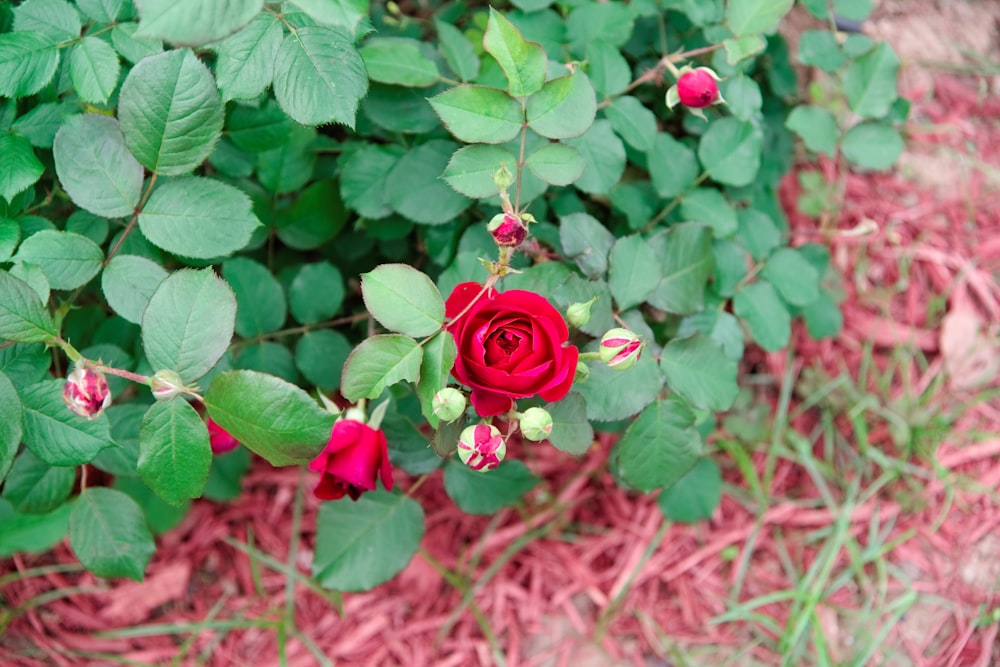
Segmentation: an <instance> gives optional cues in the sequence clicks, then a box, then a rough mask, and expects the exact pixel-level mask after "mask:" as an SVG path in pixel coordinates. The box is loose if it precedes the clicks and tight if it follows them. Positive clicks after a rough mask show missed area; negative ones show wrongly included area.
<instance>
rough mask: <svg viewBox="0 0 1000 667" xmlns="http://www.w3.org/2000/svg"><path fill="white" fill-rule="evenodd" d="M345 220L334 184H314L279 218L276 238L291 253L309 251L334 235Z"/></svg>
mask: <svg viewBox="0 0 1000 667" xmlns="http://www.w3.org/2000/svg"><path fill="white" fill-rule="evenodd" d="M346 221H347V211H345V210H344V203H343V202H342V201H341V200H340V195H339V194H337V186H336V183H335V182H333V181H329V180H322V181H316V182H315V183H313V184H312V185H310V186H309V187H307V188H306V189H305V190H303V191H302V193H301V194H300V195H299V197H298V199H296V200H295V203H294V204H292V208H291V210H290V211H289V212H288V213H287V215H285V216H283V217H281V218H278V238H279V239H281V242H282V243H284V244H285V245H286V246H288V247H289V248H292V249H294V250H312V249H314V248H318V247H320V246H321V245H323V244H324V243H326V242H327V241H329V240H330V239H332V238H333V237H334V236H336V235H337V233H338V232H340V230H341V229H342V228H343V226H344V223H345V222H346Z"/></svg>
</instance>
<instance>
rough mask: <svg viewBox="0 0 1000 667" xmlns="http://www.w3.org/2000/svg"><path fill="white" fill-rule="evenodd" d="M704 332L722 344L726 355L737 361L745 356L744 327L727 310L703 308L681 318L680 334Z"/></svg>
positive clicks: (678, 329)
mask: <svg viewBox="0 0 1000 667" xmlns="http://www.w3.org/2000/svg"><path fill="white" fill-rule="evenodd" d="M697 332H701V333H704V334H706V335H708V336H709V338H711V339H712V340H714V341H715V342H716V343H718V344H719V345H721V346H722V349H723V350H724V351H725V353H726V356H727V357H729V358H730V359H732V360H733V361H735V362H737V363H738V362H739V361H740V360H741V359H742V358H743V329H742V328H741V327H740V323H739V320H737V319H736V318H735V317H733V316H732V315H731V314H729V313H726V312H718V311H714V310H703V311H701V312H699V313H695V314H693V315H689V316H688V317H685V318H684V319H683V320H681V323H680V326H678V327H677V335H678V336H691V335H692V334H695V333H697Z"/></svg>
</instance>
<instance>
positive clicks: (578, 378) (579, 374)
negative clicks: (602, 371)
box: [573, 361, 590, 383]
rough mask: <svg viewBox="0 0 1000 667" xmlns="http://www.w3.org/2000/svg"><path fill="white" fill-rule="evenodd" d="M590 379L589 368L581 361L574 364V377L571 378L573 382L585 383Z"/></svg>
mask: <svg viewBox="0 0 1000 667" xmlns="http://www.w3.org/2000/svg"><path fill="white" fill-rule="evenodd" d="M589 379H590V366H588V365H587V364H586V363H584V362H582V361H578V362H576V375H574V376H573V382H574V383H576V382H586V381H587V380H589Z"/></svg>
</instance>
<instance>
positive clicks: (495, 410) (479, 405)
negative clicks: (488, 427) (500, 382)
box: [472, 389, 514, 417]
mask: <svg viewBox="0 0 1000 667" xmlns="http://www.w3.org/2000/svg"><path fill="white" fill-rule="evenodd" d="M472 407H473V408H475V409H476V414H478V415H479V416H480V417H495V416H496V415H502V414H503V413H505V412H509V411H510V409H511V408H512V407H514V401H513V400H512V399H511V398H510V397H508V396H504V395H503V394H497V393H494V392H492V391H487V390H485V389H473V390H472Z"/></svg>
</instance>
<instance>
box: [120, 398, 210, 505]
mask: <svg viewBox="0 0 1000 667" xmlns="http://www.w3.org/2000/svg"><path fill="white" fill-rule="evenodd" d="M211 465H212V447H211V445H209V442H208V428H206V426H205V422H204V421H202V419H201V417H200V416H198V413H197V412H196V411H195V409H194V408H193V407H192V406H191V404H190V403H188V402H187V401H185V400H184V399H182V398H177V397H175V398H173V399H171V400H169V401H157V402H156V403H153V405H151V406H150V407H149V411H147V412H146V416H145V417H143V418H142V425H141V426H140V427H139V462H138V466H137V468H138V471H139V476H140V477H142V481H143V482H145V483H146V485H147V486H148V487H149V488H150V489H152V490H153V491H155V492H156V495H158V496H159V497H160V498H162V499H163V500H164V501H166V502H167V503H168V504H170V505H175V506H178V505H182V504H183V503H184V502H185V501H187V500H188V499H189V498H197V497H199V496H200V495H201V492H202V489H204V488H205V480H207V479H208V471H209V468H210V467H211Z"/></svg>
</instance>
